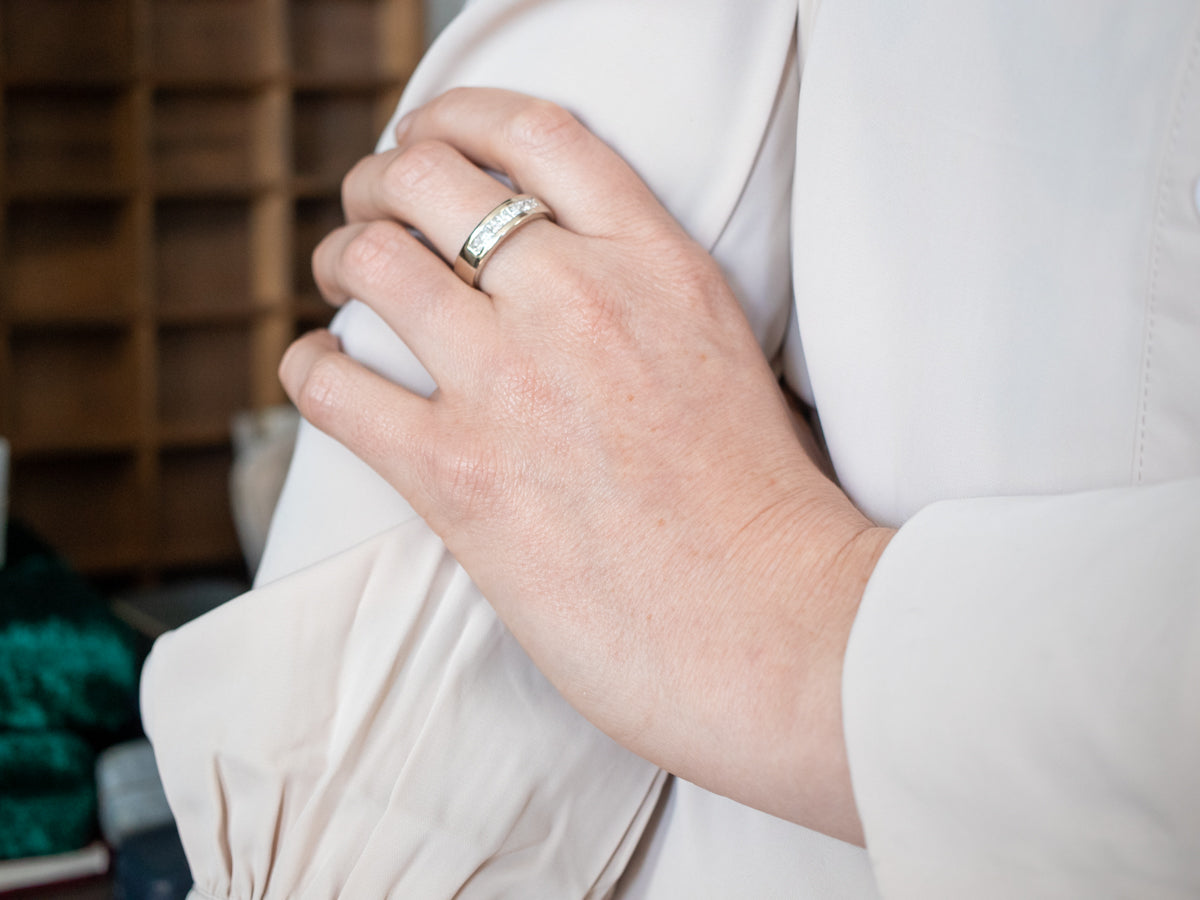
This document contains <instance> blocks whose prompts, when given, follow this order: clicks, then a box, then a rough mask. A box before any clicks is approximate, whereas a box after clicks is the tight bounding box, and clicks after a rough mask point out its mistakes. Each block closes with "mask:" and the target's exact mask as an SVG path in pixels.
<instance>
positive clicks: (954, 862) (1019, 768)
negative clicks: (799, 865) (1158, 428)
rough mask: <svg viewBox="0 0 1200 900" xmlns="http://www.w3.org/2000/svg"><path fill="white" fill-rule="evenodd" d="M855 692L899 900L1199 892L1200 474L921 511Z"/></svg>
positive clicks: (862, 793) (854, 767) (867, 625)
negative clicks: (1143, 484) (1159, 482)
mask: <svg viewBox="0 0 1200 900" xmlns="http://www.w3.org/2000/svg"><path fill="white" fill-rule="evenodd" d="M844 697H845V720H846V734H847V741H848V746H849V751H850V764H851V773H852V776H853V781H854V789H855V796H856V798H857V802H858V808H859V812H860V813H861V815H862V818H863V823H864V826H865V829H866V837H867V846H868V849H869V852H870V856H871V860H872V863H873V865H874V867H875V874H876V878H877V880H878V883H879V887H880V890H881V893H882V894H883V896H884V897H886V898H888V900H908V898H913V900H917V898H919V900H935V898H943V897H946V898H951V897H953V898H958V897H970V898H972V900H987V898H1013V897H1021V898H1043V897H1044V898H1078V897H1088V898H1106V897H1129V898H1134V897H1136V898H1142V900H1165V898H1180V900H1182V898H1185V897H1187V898H1194V897H1197V896H1200V479H1191V480H1184V481H1178V482H1170V483H1165V484H1162V485H1158V486H1155V487H1143V488H1126V489H1115V490H1108V491H1097V492H1090V493H1082V494H1077V495H1070V496H1065V497H1054V498H1021V499H989V500H960V501H947V502H944V503H939V504H935V505H933V506H931V507H929V508H928V509H926V510H924V511H923V512H921V513H919V514H918V515H917V516H916V517H914V518H913V519H912V520H910V521H909V522H908V523H907V524H906V525H904V526H903V527H902V528H901V529H900V531H899V533H898V534H897V536H896V538H895V539H894V540H893V542H892V544H891V545H890V546H889V548H888V549H887V551H886V552H885V554H884V556H883V559H882V560H881V562H880V565H879V567H878V569H877V570H876V572H875V574H874V575H873V577H872V578H871V581H870V583H869V586H868V589H867V593H866V596H865V598H864V601H863V606H862V611H861V612H860V614H859V617H858V619H857V621H856V623H855V626H854V631H853V635H852V637H851V641H850V647H849V652H848V654H847V658H846V669H845V681H844Z"/></svg>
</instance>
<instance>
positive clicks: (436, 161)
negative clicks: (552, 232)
mask: <svg viewBox="0 0 1200 900" xmlns="http://www.w3.org/2000/svg"><path fill="white" fill-rule="evenodd" d="M515 193H516V191H514V190H513V189H512V188H509V187H507V186H506V185H504V184H503V183H501V182H500V181H498V180H497V179H496V178H493V177H492V176H490V175H488V174H487V173H486V172H484V171H482V170H481V169H479V168H478V167H477V166H476V165H474V164H473V163H472V162H471V161H470V160H468V159H467V158H466V157H464V156H463V155H462V154H461V153H459V152H458V151H457V150H455V149H454V148H453V147H451V146H450V145H449V144H446V143H443V142H441V141H421V142H418V143H416V144H413V145H412V146H410V147H407V148H405V149H403V150H391V151H387V152H385V153H379V154H376V155H374V156H368V157H366V158H365V159H363V160H362V161H360V162H359V163H358V165H356V166H355V167H354V168H353V169H352V170H351V172H350V174H349V175H347V176H346V179H345V181H344V182H343V184H342V205H343V206H344V208H345V212H346V219H347V221H348V222H351V223H354V222H369V221H373V220H379V219H394V220H396V221H399V222H403V223H404V224H406V225H410V226H412V227H414V228H416V229H417V230H418V231H420V232H421V233H422V234H423V235H424V236H425V238H426V239H427V240H428V241H429V242H430V244H432V246H433V247H434V249H435V250H436V251H437V252H438V254H439V255H440V256H441V257H442V258H443V259H445V260H447V261H448V262H451V263H453V261H454V259H455V257H457V256H458V253H459V251H460V250H461V249H462V246H463V243H464V241H465V240H466V238H467V236H468V235H469V234H470V233H471V232H472V230H473V229H474V228H475V226H477V225H478V224H479V223H480V220H481V219H482V218H483V217H484V216H485V215H486V214H487V213H488V212H489V211H490V210H493V209H495V208H496V207H497V206H498V205H499V204H501V203H503V202H504V201H505V200H507V199H509V198H510V197H512V196H513V195H514V194H515ZM531 224H532V223H531ZM543 237H544V235H543ZM520 238H521V235H520V234H519V233H514V234H513V235H512V236H511V237H509V238H507V239H506V240H505V242H504V243H505V246H504V249H503V254H504V255H505V256H511V255H512V249H511V248H512V247H513V246H514V245H515V244H516V242H517V241H518V240H519V239H520ZM539 246H540V247H541V249H540V250H539V249H535V248H538V247H539ZM498 252H499V251H498ZM545 252H547V247H546V244H545V242H544V241H530V242H528V243H527V244H523V247H522V249H521V251H520V255H521V256H522V257H524V258H525V259H526V260H527V261H529V262H533V260H530V259H529V254H531V253H532V254H537V255H540V254H541V253H545ZM535 268H536V266H535Z"/></svg>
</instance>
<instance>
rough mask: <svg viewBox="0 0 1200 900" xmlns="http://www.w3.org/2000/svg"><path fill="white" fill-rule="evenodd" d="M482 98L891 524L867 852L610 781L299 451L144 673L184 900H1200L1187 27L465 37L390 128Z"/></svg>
mask: <svg viewBox="0 0 1200 900" xmlns="http://www.w3.org/2000/svg"><path fill="white" fill-rule="evenodd" d="M480 84H486V85H499V86H504V87H510V88H514V89H517V90H523V91H526V92H530V93H534V94H537V95H540V96H544V97H548V98H550V99H553V100H556V101H558V102H560V103H562V104H563V105H565V106H567V107H568V108H570V109H572V110H573V111H575V112H576V113H577V114H578V115H579V116H580V118H582V119H583V120H584V122H585V123H586V124H587V125H589V126H590V127H591V128H592V129H593V130H594V131H596V132H597V133H598V134H600V135H601V136H602V137H603V138H604V139H605V140H607V141H609V142H610V143H611V144H612V145H613V146H614V147H615V148H616V149H617V150H619V151H620V152H621V153H622V154H623V155H624V156H626V157H627V158H628V159H629V160H630V161H631V162H632V164H633V165H634V166H635V168H636V169H637V170H638V172H639V173H640V174H641V175H642V176H643V177H644V178H645V179H646V180H647V181H648V183H649V184H650V185H651V186H652V187H653V189H654V190H655V192H656V193H657V195H658V196H659V197H660V198H661V199H662V201H663V202H664V203H665V204H666V205H667V206H668V208H670V209H671V211H672V212H673V213H674V214H675V215H676V216H677V217H678V218H679V219H680V221H682V222H683V223H684V225H685V226H686V227H687V228H688V230H689V231H690V232H691V234H693V235H694V236H695V237H696V238H697V239H698V240H699V241H700V242H701V243H703V244H704V245H705V246H706V247H708V248H710V249H711V251H712V252H713V254H714V255H715V256H716V258H717V259H718V261H719V262H720V263H721V264H722V266H723V267H724V269H725V272H726V274H727V275H728V277H729V279H730V281H731V283H732V284H733V285H734V287H735V289H736V290H737V292H738V294H739V297H740V299H741V300H742V302H743V305H744V307H745V309H746V312H747V315H748V317H749V319H750V321H751V323H752V326H753V327H754V329H755V333H756V334H757V336H758V338H759V340H760V342H761V344H762V346H763V350H764V353H765V354H766V355H767V356H768V357H769V358H770V359H772V360H774V361H775V362H776V363H777V364H778V366H779V368H780V370H781V372H783V373H784V374H785V377H786V378H787V380H788V381H789V383H790V384H791V385H792V387H793V388H794V389H795V390H796V391H797V392H798V393H799V394H800V395H801V396H802V397H803V398H805V399H806V400H807V401H808V402H810V403H812V404H813V405H814V406H815V407H816V409H817V410H818V412H819V415H820V421H821V424H822V427H823V431H824V435H825V438H826V441H827V444H828V447H829V450H830V454H831V457H832V460H833V463H834V465H835V467H836V470H837V473H838V476H839V479H840V480H841V483H842V485H843V486H844V488H845V489H846V490H847V492H848V493H849V495H850V496H851V497H852V498H853V499H854V501H855V502H856V503H857V504H858V505H859V506H860V507H861V508H862V509H863V510H864V511H865V512H867V514H869V515H870V516H871V517H873V518H874V519H875V520H876V521H878V522H881V523H887V524H891V525H896V526H900V531H899V533H898V535H897V537H896V538H895V539H894V540H893V542H892V544H891V545H890V546H889V548H888V550H887V551H886V553H885V554H884V557H883V559H882V560H881V562H880V565H879V567H878V568H877V570H876V572H875V573H874V575H873V576H872V578H871V581H870V583H869V585H868V588H867V593H866V596H865V598H864V602H863V606H862V609H861V611H860V613H859V616H858V619H857V621H856V623H855V627H854V632H853V635H852V638H851V643H850V647H849V651H848V656H847V661H846V668H845V675H844V704H845V709H844V712H845V721H846V734H847V743H848V748H849V754H850V764H851V774H852V777H853V782H854V790H855V797H856V800H857V803H858V807H859V811H860V814H861V816H862V819H863V822H864V826H865V829H866V836H867V844H868V850H867V851H862V850H859V849H857V848H853V847H850V846H847V845H844V844H841V843H839V842H837V841H834V840H831V839H828V838H825V837H823V836H820V835H817V834H814V833H812V832H809V831H806V830H804V829H802V828H799V827H797V826H795V825H791V824H788V823H786V822H782V821H780V820H778V819H774V818H772V817H770V816H766V815H764V814H761V813H758V812H755V811H753V810H749V809H747V808H745V807H742V806H739V805H737V804H735V803H732V802H731V801H728V800H725V799H723V798H720V797H716V796H714V795H712V794H709V793H707V792H705V791H703V790H701V789H699V788H696V787H695V786H692V785H689V784H686V783H683V782H679V781H676V780H672V779H665V778H663V777H662V775H661V774H660V773H659V772H658V771H657V770H655V769H654V768H653V767H651V766H649V765H648V764H646V763H645V762H643V761H641V760H638V759H636V758H635V757H632V756H631V755H630V754H628V753H626V752H625V751H623V750H621V749H620V748H618V747H616V746H615V745H613V744H611V743H610V742H608V741H607V739H606V738H604V737H603V736H602V735H600V734H598V733H597V732H595V731H594V730H593V729H591V727H590V726H589V725H587V723H585V722H583V721H582V720H580V719H579V718H578V717H577V716H576V715H575V714H574V713H573V712H572V711H571V710H570V709H569V708H567V707H566V705H565V704H564V703H563V702H562V701H561V699H559V698H558V697H557V696H556V695H555V694H554V692H553V691H552V690H551V689H549V687H548V686H547V685H546V684H545V682H544V681H542V680H541V678H540V676H539V675H538V674H537V672H536V670H534V669H533V667H532V665H531V664H530V663H529V662H528V660H527V659H526V658H525V657H524V656H523V655H522V654H521V653H520V651H519V649H518V648H517V647H516V646H515V643H514V642H513V640H512V639H511V637H510V636H509V635H508V633H507V632H506V631H505V630H504V629H503V627H502V626H501V625H500V624H499V623H498V622H497V621H496V620H495V617H494V616H493V615H492V614H491V612H490V609H489V608H488V607H487V605H486V602H485V601H484V600H483V598H481V597H480V596H479V595H478V594H477V592H476V591H475V590H474V588H473V586H472V585H471V583H470V581H469V579H468V578H467V577H466V576H465V574H464V573H463V572H462V571H461V569H459V568H458V566H457V565H456V564H455V563H454V561H453V560H452V559H450V558H449V557H448V556H447V555H446V553H445V551H444V549H443V548H442V546H441V544H440V542H439V541H438V540H437V538H436V536H434V535H433V534H432V533H431V532H430V531H429V530H428V529H427V528H426V527H425V526H424V524H423V523H422V522H421V521H420V520H419V519H417V518H416V517H415V516H414V514H413V513H412V511H411V510H410V509H409V507H408V506H407V504H406V503H405V502H404V501H403V500H402V499H401V498H399V497H398V496H397V495H396V494H395V493H394V492H393V491H392V490H391V489H390V488H389V487H388V486H387V485H386V484H385V483H383V482H382V481H381V480H379V479H378V478H377V477H376V476H375V475H374V474H373V473H372V472H370V471H369V470H368V469H367V468H366V467H365V466H363V465H362V464H361V463H360V462H358V461H357V460H356V459H354V458H353V457H352V456H351V455H350V454H349V453H348V452H347V451H345V450H344V449H343V448H341V447H340V446H339V445H337V444H336V443H334V442H333V441H331V440H329V439H328V438H326V437H324V436H323V435H321V434H319V433H317V432H315V431H314V430H312V429H311V428H308V427H305V428H304V429H303V431H302V434H301V437H300V442H299V446H298V448H297V453H296V457H295V460H294V462H293V467H292V471H291V474H290V477H289V481H288V485H287V487H286V489H285V492H284V496H283V498H282V501H281V503H280V506H279V509H278V511H277V514H276V519H275V524H274V526H273V531H272V535H271V538H270V541H269V544H268V547H267V551H266V555H265V558H264V560H263V564H262V568H261V570H260V575H259V584H260V585H261V587H260V588H258V589H257V590H255V591H253V592H251V593H250V594H249V595H247V596H246V597H243V598H240V599H238V600H236V601H234V602H232V603H231V604H229V605H227V606H226V607H224V608H222V609H221V610H219V611H217V612H216V613H214V614H212V615H211V616H209V617H206V618H205V619H201V620H200V621H198V622H196V623H194V624H192V625H189V626H187V627H186V628H184V629H181V630H180V631H179V632H176V633H174V634H172V635H169V636H167V637H165V638H164V639H162V641H161V642H160V644H159V645H158V646H157V647H156V649H155V651H154V653H153V655H152V657H151V660H150V663H149V664H148V668H147V672H146V676H145V679H144V686H143V696H144V701H145V719H146V725H147V729H148V731H149V733H150V734H151V737H152V739H153V741H154V744H155V748H156V751H157V753H158V757H159V763H160V768H161V770H162V774H163V778H164V782H165V784H166V788H167V792H168V796H169V798H170V799H171V802H172V805H173V808H174V809H175V812H176V815H177V818H178V819H179V823H180V827H181V832H182V834H183V838H184V844H185V847H186V849H187V852H188V858H189V860H190V862H191V864H192V867H193V871H194V874H195V877H196V882H197V887H196V893H197V896H200V897H206V898H219V900H226V898H229V900H251V898H258V897H313V898H325V897H334V896H339V895H340V896H346V897H355V898H357V897H381V896H397V897H399V896H403V897H419V898H442V897H445V898H449V897H531V898H542V897H545V898H568V897H602V896H606V895H611V894H614V893H615V894H616V895H617V896H620V897H623V898H650V900H664V898H666V900H670V898H713V900H717V898H734V897H745V898H756V900H759V898H773V897H780V898H783V897H787V898H793V897H798V898H805V897H821V898H826V897H853V898H859V897H862V898H866V897H873V896H877V895H881V896H883V897H885V898H889V900H900V898H913V900H930V898H941V897H946V898H973V900H978V898H990V897H997V898H1000V897H1021V898H1029V897H1087V898H1095V897H1138V898H1160V897H1161V898H1175V897H1196V896H1200V552H1198V551H1200V184H1198V181H1200V2H1196V0H1144V2H1138V3H1129V2H1117V0H1041V2H1037V3H1025V4H1022V3H1013V2H1012V0H1004V2H1001V0H910V2H905V3H898V2H892V3H887V2H869V0H825V2H824V3H822V4H820V5H819V7H818V4H817V3H815V2H801V3H799V4H798V3H797V2H796V0H477V2H475V3H473V4H471V5H469V6H468V8H467V9H466V11H465V12H464V13H463V14H462V16H460V18H459V19H458V20H456V22H455V23H453V24H452V25H451V26H450V28H449V29H448V30H447V31H446V32H445V33H444V34H443V36H442V38H441V39H440V40H439V41H438V43H437V44H436V45H435V46H434V48H433V49H432V50H431V52H430V53H429V55H428V57H427V59H426V60H425V62H424V63H423V64H422V66H421V67H420V69H419V70H418V72H417V74H416V75H415V77H414V78H413V80H412V83H411V85H410V87H409V89H408V91H407V93H406V95H405V99H404V101H403V103H402V109H407V108H410V107H412V106H414V105H416V104H419V103H420V102H422V101H423V100H425V99H428V98H430V97H432V96H434V95H436V94H437V93H439V92H440V91H442V90H444V89H446V88H448V87H451V86H453V85H480ZM382 146H387V137H386V136H385V138H384V140H383V142H382V143H381V147H382ZM481 212H483V211H481ZM337 330H338V332H339V333H340V334H341V336H342V339H343V342H344V344H345V346H346V347H347V349H348V350H349V351H350V352H351V353H353V354H354V355H356V356H358V357H359V358H360V359H362V360H364V361H365V362H367V363H368V364H369V365H371V366H373V367H375V368H376V369H378V370H379V371H382V372H384V373H386V374H387V375H388V376H389V377H392V378H394V379H395V380H397V381H399V382H402V383H404V384H407V385H409V386H412V387H414V388H416V389H418V390H425V391H428V390H430V389H431V388H432V383H431V382H430V381H429V379H428V376H427V375H426V374H425V373H424V371H423V370H422V369H421V368H420V366H419V365H418V364H417V362H416V360H415V359H414V358H413V357H412V355H411V354H410V353H409V352H408V351H407V350H406V348H405V347H404V346H403V345H402V344H400V343H399V341H398V340H397V339H396V338H395V337H394V336H393V335H392V334H390V333H389V332H388V330H387V329H386V327H384V326H383V325H382V323H381V322H380V321H379V320H378V319H376V318H375V316H374V315H373V314H372V313H371V312H370V311H369V310H367V309H366V308H365V307H362V306H358V305H352V306H350V307H349V308H347V309H346V310H345V311H343V312H342V313H341V314H340V315H339V317H338V319H337ZM622 872H624V875H623V876H621V877H620V880H619V881H618V880H617V879H618V876H620V875H621V873H622Z"/></svg>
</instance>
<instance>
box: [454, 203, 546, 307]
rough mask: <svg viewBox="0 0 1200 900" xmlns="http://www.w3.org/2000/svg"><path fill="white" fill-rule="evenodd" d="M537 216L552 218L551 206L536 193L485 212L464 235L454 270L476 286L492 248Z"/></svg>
mask: <svg viewBox="0 0 1200 900" xmlns="http://www.w3.org/2000/svg"><path fill="white" fill-rule="evenodd" d="M536 219H550V220H551V221H553V220H554V214H553V213H552V212H550V208H549V207H548V206H546V204H544V203H542V201H540V200H538V198H537V197H534V196H532V195H530V194H520V195H518V196H516V197H511V198H509V199H508V200H505V201H504V202H503V203H501V204H500V205H499V206H497V207H496V208H495V209H493V210H492V211H491V212H490V213H488V214H487V215H486V216H484V218H483V221H481V222H480V223H479V224H478V225H476V226H475V228H474V230H472V232H471V234H470V235H469V236H468V237H467V239H466V241H465V242H464V243H463V246H462V250H460V251H459V253H458V258H457V259H456V260H455V261H454V272H455V274H456V275H458V277H459V278H461V279H462V280H463V281H465V282H466V283H467V284H469V285H471V287H475V285H476V284H478V283H479V271H480V269H482V268H483V264H484V262H485V261H486V260H487V258H488V257H489V256H490V255H491V253H492V251H493V250H495V249H496V248H497V247H498V246H500V243H501V242H502V241H503V240H504V239H505V238H506V237H508V236H509V235H510V234H512V233H513V232H514V231H516V230H517V229H518V228H520V227H521V226H522V225H525V224H527V223H529V222H532V221H534V220H536Z"/></svg>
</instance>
